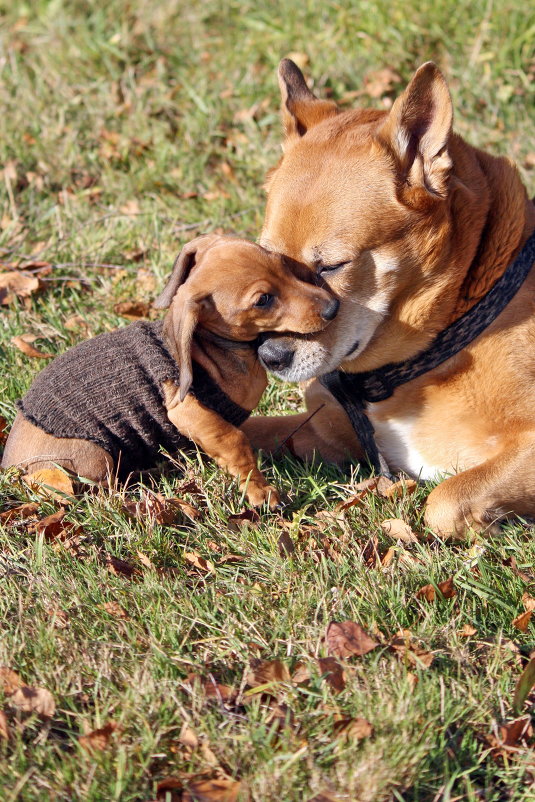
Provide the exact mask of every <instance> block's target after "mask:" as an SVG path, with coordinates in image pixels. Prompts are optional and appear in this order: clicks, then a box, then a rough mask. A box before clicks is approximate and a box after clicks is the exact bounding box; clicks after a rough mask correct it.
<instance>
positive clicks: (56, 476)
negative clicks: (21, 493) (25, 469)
mask: <svg viewBox="0 0 535 802" xmlns="http://www.w3.org/2000/svg"><path fill="white" fill-rule="evenodd" d="M22 478H23V479H24V481H25V482H26V484H27V485H28V486H29V487H31V489H32V490H34V491H37V492H39V493H41V494H42V495H44V496H46V497H47V498H53V499H55V500H56V501H61V502H63V503H67V502H68V501H69V500H72V499H73V498H74V487H73V483H72V481H71V479H70V477H69V475H68V474H67V473H65V471H62V470H60V469H59V468H42V469H41V470H38V471H33V473H26V474H24V476H23V477H22ZM66 496H67V497H69V498H65V497H66Z"/></svg>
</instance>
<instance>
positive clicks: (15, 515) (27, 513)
mask: <svg viewBox="0 0 535 802" xmlns="http://www.w3.org/2000/svg"><path fill="white" fill-rule="evenodd" d="M38 510H39V504H37V503H36V502H35V501H28V502H27V503H26V504H19V506H18V507H12V508H11V509H10V510H4V512H0V521H1V522H2V523H3V524H8V523H11V522H12V521H25V520H26V519H27V518H32V517H33V516H35V515H37V512H38Z"/></svg>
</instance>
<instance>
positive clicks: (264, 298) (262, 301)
mask: <svg viewBox="0 0 535 802" xmlns="http://www.w3.org/2000/svg"><path fill="white" fill-rule="evenodd" d="M274 297H275V296H274V295H270V294H269V292H265V293H264V294H263V295H261V296H260V298H258V300H256V301H255V303H254V305H255V306H259V307H262V308H263V309H266V308H267V307H269V306H271V304H272V303H273V299H274Z"/></svg>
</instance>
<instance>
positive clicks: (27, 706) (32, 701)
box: [8, 685, 56, 718]
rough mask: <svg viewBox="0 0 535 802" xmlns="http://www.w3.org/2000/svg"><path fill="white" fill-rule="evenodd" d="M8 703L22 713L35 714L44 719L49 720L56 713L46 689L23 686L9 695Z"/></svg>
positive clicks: (51, 697) (51, 698) (52, 699)
mask: <svg viewBox="0 0 535 802" xmlns="http://www.w3.org/2000/svg"><path fill="white" fill-rule="evenodd" d="M8 702H9V704H11V705H13V707H15V708H17V710H21V711H22V712H23V713H37V715H39V716H43V717H44V718H51V717H52V716H53V715H54V713H55V712H56V703H55V701H54V697H53V696H52V694H51V693H50V691H47V690H46V688H32V687H31V686H29V685H23V686H22V687H20V688H18V689H17V690H16V691H15V692H14V693H13V694H11V696H10V697H9V699H8Z"/></svg>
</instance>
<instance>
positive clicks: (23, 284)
mask: <svg viewBox="0 0 535 802" xmlns="http://www.w3.org/2000/svg"><path fill="white" fill-rule="evenodd" d="M38 289H39V279H38V278H37V276H34V275H32V274H31V273H24V272H21V271H17V270H10V271H8V272H6V273H0V305H2V306H9V304H10V303H11V302H12V301H13V300H14V298H29V297H30V296H31V295H32V294H33V293H34V292H36V291H37V290H38Z"/></svg>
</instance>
